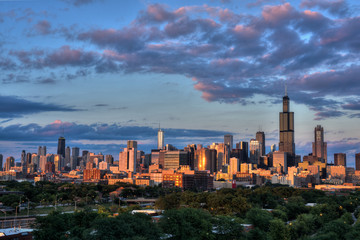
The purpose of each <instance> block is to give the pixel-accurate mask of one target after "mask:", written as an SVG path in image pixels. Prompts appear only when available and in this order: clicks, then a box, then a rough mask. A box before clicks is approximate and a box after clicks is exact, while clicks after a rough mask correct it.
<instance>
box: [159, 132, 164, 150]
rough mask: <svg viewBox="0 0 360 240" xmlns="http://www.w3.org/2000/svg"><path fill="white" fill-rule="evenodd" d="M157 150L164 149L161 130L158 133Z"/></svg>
mask: <svg viewBox="0 0 360 240" xmlns="http://www.w3.org/2000/svg"><path fill="white" fill-rule="evenodd" d="M158 149H164V131H163V130H161V128H159V131H158Z"/></svg>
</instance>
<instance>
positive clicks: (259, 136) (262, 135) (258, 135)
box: [256, 132, 266, 156]
mask: <svg viewBox="0 0 360 240" xmlns="http://www.w3.org/2000/svg"><path fill="white" fill-rule="evenodd" d="M256 141H258V142H259V143H260V144H261V148H260V156H265V155H266V152H265V133H264V132H257V133H256Z"/></svg>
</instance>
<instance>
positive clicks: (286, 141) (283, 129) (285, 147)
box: [279, 92, 295, 156]
mask: <svg viewBox="0 0 360 240" xmlns="http://www.w3.org/2000/svg"><path fill="white" fill-rule="evenodd" d="M279 117H280V121H279V123H280V142H279V151H280V152H287V153H289V154H290V155H291V156H295V142H294V112H290V98H289V97H288V96H287V92H285V96H284V97H283V111H282V112H280V114H279Z"/></svg>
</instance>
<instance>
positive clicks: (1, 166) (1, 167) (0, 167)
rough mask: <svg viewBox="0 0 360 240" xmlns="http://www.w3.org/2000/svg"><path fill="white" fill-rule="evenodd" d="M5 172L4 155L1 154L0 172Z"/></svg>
mask: <svg viewBox="0 0 360 240" xmlns="http://www.w3.org/2000/svg"><path fill="white" fill-rule="evenodd" d="M2 170H3V155H2V154H0V171H2Z"/></svg>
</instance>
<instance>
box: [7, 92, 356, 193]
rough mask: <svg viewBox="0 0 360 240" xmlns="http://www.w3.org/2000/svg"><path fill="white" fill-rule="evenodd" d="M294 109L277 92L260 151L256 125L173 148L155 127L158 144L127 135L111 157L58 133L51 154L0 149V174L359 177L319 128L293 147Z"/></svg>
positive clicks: (314, 181)
mask: <svg viewBox="0 0 360 240" xmlns="http://www.w3.org/2000/svg"><path fill="white" fill-rule="evenodd" d="M294 133H295V128H294V112H291V111H290V98H289V97H288V96H287V94H285V96H284V97H283V111H282V112H280V114H279V138H280V139H279V140H280V141H279V145H278V149H276V146H275V145H272V146H271V151H270V152H269V153H266V151H265V149H266V148H265V133H264V132H262V131H259V132H257V133H256V134H255V136H254V139H251V140H250V141H249V142H244V141H240V142H237V143H235V148H234V141H233V136H232V135H225V136H224V142H221V143H213V144H211V145H209V146H202V145H201V144H190V145H187V146H186V147H184V148H183V149H177V148H175V147H174V146H172V145H170V144H166V145H165V144H164V131H162V130H161V129H159V131H158V147H157V149H153V150H151V153H145V152H143V151H141V150H139V149H138V144H137V141H131V140H130V141H128V142H127V146H126V148H124V149H123V150H122V151H121V152H120V154H119V160H118V161H114V157H113V156H112V155H103V154H101V153H99V154H95V153H91V152H89V151H85V150H84V151H82V152H81V154H80V149H79V148H77V147H73V148H70V147H69V146H67V147H66V145H65V138H64V137H60V138H59V139H58V149H57V154H49V153H47V152H46V146H40V147H39V148H38V152H37V153H26V152H25V150H23V151H22V154H21V161H20V162H18V163H16V162H15V159H14V158H13V157H8V158H6V161H5V165H4V167H3V156H2V155H1V154H0V168H1V170H2V171H1V172H0V179H1V180H12V179H19V178H33V179H34V180H35V181H37V180H52V181H72V182H100V183H107V184H115V183H117V182H126V183H132V184H136V185H144V186H155V185H159V184H161V185H162V186H163V187H180V188H183V189H198V190H207V189H212V188H219V187H234V186H236V185H252V184H259V185H261V184H264V183H266V182H271V183H273V184H285V185H290V186H295V187H314V186H315V185H319V184H324V183H325V184H338V185H342V184H348V185H349V184H354V185H356V184H358V183H360V153H358V154H356V155H355V159H356V160H355V162H356V169H354V168H349V167H347V166H346V154H344V153H336V154H335V155H334V163H333V164H329V163H328V162H327V144H326V142H325V141H324V129H323V127H321V126H320V125H318V126H316V127H315V129H314V142H313V144H312V153H311V154H309V155H307V156H303V159H301V156H299V155H296V153H295V139H294Z"/></svg>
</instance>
